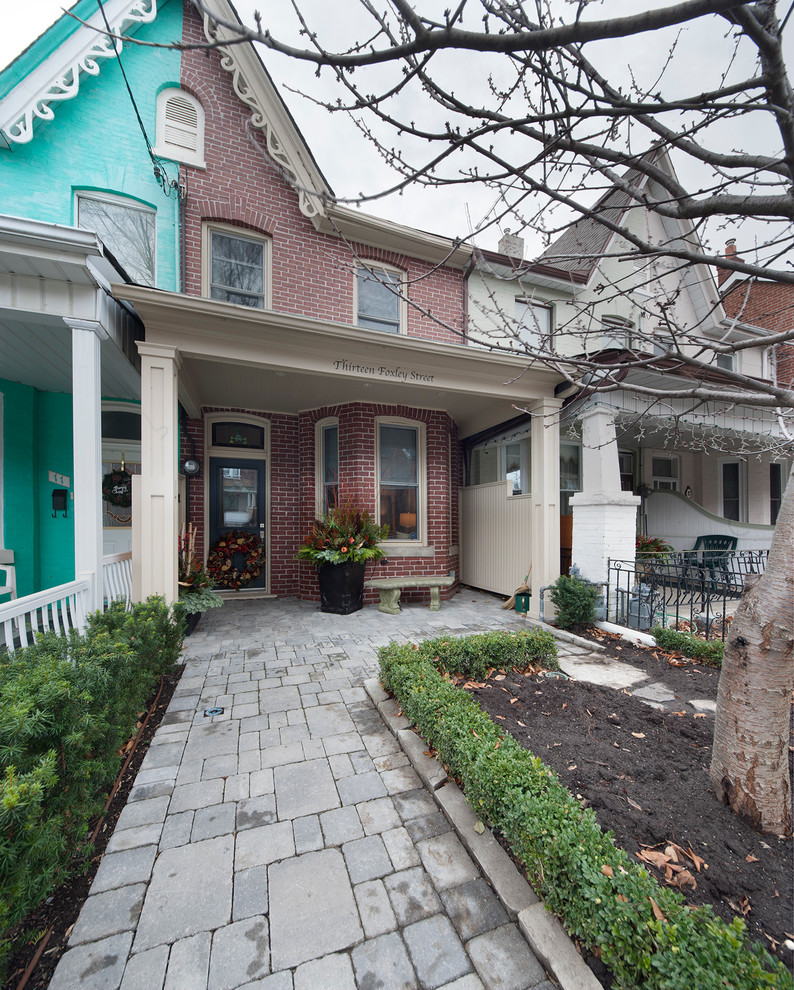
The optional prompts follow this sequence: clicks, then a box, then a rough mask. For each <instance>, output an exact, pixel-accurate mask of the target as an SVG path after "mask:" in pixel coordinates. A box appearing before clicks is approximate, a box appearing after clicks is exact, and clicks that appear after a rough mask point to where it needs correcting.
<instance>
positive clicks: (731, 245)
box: [717, 237, 743, 285]
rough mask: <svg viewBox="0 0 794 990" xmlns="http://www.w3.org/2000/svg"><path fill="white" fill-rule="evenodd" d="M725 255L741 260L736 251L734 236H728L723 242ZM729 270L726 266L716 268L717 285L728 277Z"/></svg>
mask: <svg viewBox="0 0 794 990" xmlns="http://www.w3.org/2000/svg"><path fill="white" fill-rule="evenodd" d="M725 257H726V258H735V259H736V260H737V261H742V260H743V258H742V257H741V256H740V255H739V254H738V253H737V251H736V238H735V237H729V238H728V240H727V241H726V242H725ZM730 275H731V272H730V271H729V270H728V269H727V268H718V269H717V285H722V283H723V282H724V281H725V280H726V279H727V278H729V277H730Z"/></svg>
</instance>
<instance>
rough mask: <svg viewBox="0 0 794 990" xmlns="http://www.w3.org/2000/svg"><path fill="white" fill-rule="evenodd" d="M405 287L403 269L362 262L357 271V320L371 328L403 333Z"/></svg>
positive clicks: (360, 324)
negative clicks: (401, 270) (401, 272)
mask: <svg viewBox="0 0 794 990" xmlns="http://www.w3.org/2000/svg"><path fill="white" fill-rule="evenodd" d="M402 288H403V286H402V277H401V275H400V273H399V272H396V271H391V270H389V269H387V268H379V267H377V266H374V265H361V266H360V267H359V268H358V270H357V272H356V324H357V325H358V326H360V327H368V328H369V329H370V330H383V331H385V332H386V333H400V331H401V329H402V324H403V303H402Z"/></svg>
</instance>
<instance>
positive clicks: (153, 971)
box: [81, 945, 168, 990]
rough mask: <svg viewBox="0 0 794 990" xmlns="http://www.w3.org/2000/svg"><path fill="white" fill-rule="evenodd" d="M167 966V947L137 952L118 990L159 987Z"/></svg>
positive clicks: (144, 989) (125, 971)
mask: <svg viewBox="0 0 794 990" xmlns="http://www.w3.org/2000/svg"><path fill="white" fill-rule="evenodd" d="M167 965H168V946H167V945H158V946H157V948H156V949H148V950H147V951H146V952H139V953H138V954H137V955H135V956H133V957H132V958H131V959H130V961H129V962H128V963H127V968H126V969H125V970H124V979H123V980H122V981H121V987H120V990H150V988H151V987H161V986H162V985H163V980H164V979H165V968H166V966H167ZM81 985H82V984H81Z"/></svg>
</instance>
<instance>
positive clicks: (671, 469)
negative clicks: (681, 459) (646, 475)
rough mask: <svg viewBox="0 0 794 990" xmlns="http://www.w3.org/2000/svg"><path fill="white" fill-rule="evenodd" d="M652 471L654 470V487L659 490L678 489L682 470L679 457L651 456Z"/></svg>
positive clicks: (672, 490) (671, 490)
mask: <svg viewBox="0 0 794 990" xmlns="http://www.w3.org/2000/svg"><path fill="white" fill-rule="evenodd" d="M651 471H652V472H653V475H652V477H653V487H654V488H655V489H656V490H657V491H666V492H677V491H678V477H679V473H680V472H679V468H678V458H677V457H653V458H651Z"/></svg>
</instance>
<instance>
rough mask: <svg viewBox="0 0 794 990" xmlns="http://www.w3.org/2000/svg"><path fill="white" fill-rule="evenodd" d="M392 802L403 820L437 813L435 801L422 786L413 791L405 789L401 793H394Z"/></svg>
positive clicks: (406, 820)
mask: <svg viewBox="0 0 794 990" xmlns="http://www.w3.org/2000/svg"><path fill="white" fill-rule="evenodd" d="M392 803H393V804H394V807H395V808H396V809H397V812H398V814H399V815H400V818H402V820H403V821H404V822H408V821H411V820H412V819H414V818H426V817H427V816H428V815H433V814H437V813H438V806H437V805H436V802H435V801H434V800H433V797H432V795H431V794H429V793H428V792H427V791H426V790H425V789H424V787H421V788H419V789H418V790H415V791H405V792H403V793H401V794H395V795H394V796H393V797H392Z"/></svg>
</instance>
